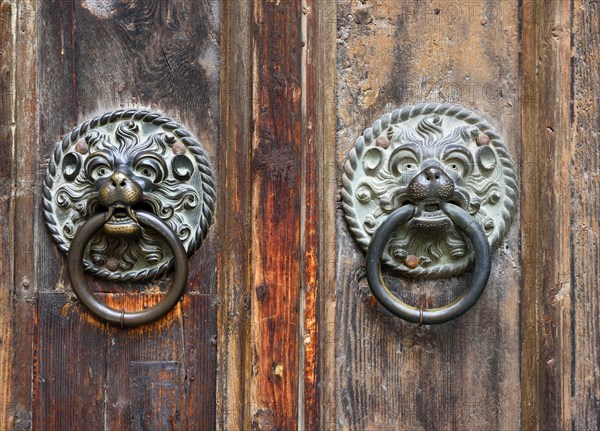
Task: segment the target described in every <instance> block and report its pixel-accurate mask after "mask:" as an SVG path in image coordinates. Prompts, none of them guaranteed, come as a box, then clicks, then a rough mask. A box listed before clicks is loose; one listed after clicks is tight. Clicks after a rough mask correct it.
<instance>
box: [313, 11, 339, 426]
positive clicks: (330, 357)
mask: <svg viewBox="0 0 600 431" xmlns="http://www.w3.org/2000/svg"><path fill="white" fill-rule="evenodd" d="M313 8H314V14H315V21H316V24H315V26H316V30H315V31H313V33H312V34H311V33H310V32H309V47H310V49H312V51H309V53H310V52H312V55H309V62H310V64H312V65H313V66H312V67H313V68H314V70H313V73H314V75H313V79H314V81H315V82H314V86H315V100H314V105H315V108H314V109H315V121H314V122H311V123H310V127H312V128H314V129H315V130H316V133H315V140H316V141H315V145H316V146H317V160H318V164H319V168H318V169H319V174H318V177H319V178H318V180H319V187H320V189H319V193H318V198H317V199H318V202H319V207H320V210H319V218H318V237H319V259H318V265H319V274H318V275H319V292H318V298H317V304H316V307H317V308H318V309H317V311H316V312H317V314H318V318H317V322H318V338H319V339H318V343H319V347H318V361H319V362H318V364H317V382H318V392H317V393H316V396H317V398H318V401H319V423H318V427H316V428H315V429H320V430H332V429H336V428H337V427H336V403H335V375H336V372H335V370H336V368H337V365H336V358H335V341H336V340H335V309H336V239H335V235H336V228H335V219H336V205H335V196H336V192H337V185H338V184H337V178H338V174H339V171H338V169H337V164H336V147H335V145H333V143H334V142H335V131H336V104H335V79H336V67H335V64H336V32H337V17H336V2H335V1H331V0H315V1H314V5H313ZM311 340H312V338H311ZM307 423H309V421H308V420H307Z"/></svg>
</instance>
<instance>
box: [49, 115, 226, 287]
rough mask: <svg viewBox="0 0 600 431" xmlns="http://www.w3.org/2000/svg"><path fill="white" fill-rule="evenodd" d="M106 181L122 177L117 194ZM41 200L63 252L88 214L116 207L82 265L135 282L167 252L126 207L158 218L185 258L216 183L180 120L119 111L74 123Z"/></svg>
mask: <svg viewBox="0 0 600 431" xmlns="http://www.w3.org/2000/svg"><path fill="white" fill-rule="evenodd" d="M110 183H112V184H113V185H115V186H116V187H119V184H118V183H121V186H123V187H122V188H121V189H118V190H117V192H119V193H120V194H119V193H117V192H115V189H112V191H111V189H110V188H109V187H108V186H107V184H110ZM115 193H117V194H115ZM43 199H44V201H43V207H44V216H45V218H46V225H47V226H48V229H49V230H50V232H51V235H52V238H53V239H54V241H56V243H57V244H58V247H59V249H60V250H61V251H63V252H65V253H66V252H68V251H69V247H70V244H71V241H72V240H73V238H74V236H75V234H76V232H77V231H78V229H79V228H80V227H81V226H82V225H83V224H84V223H85V222H86V221H87V220H88V219H89V218H90V217H91V216H92V215H94V214H97V213H98V212H100V211H106V210H107V206H115V207H116V208H117V210H116V211H115V213H114V215H113V216H112V218H111V219H109V220H108V221H107V223H106V224H105V226H104V229H103V230H102V231H101V232H99V233H98V234H96V236H94V237H93V238H92V240H91V241H90V243H89V245H88V248H87V250H86V253H85V255H84V262H83V265H84V268H85V269H86V270H87V271H88V272H90V273H92V274H95V275H97V276H99V277H102V278H106V279H109V280H136V281H140V280H145V279H152V278H153V277H155V276H156V275H158V274H160V273H162V272H164V271H165V270H166V269H167V268H168V267H169V266H170V265H171V263H172V262H171V261H172V256H171V253H170V251H169V247H167V246H166V244H164V243H163V240H162V239H161V237H160V236H158V235H157V234H156V233H155V232H152V231H150V230H146V229H141V228H140V226H139V225H138V224H137V223H136V221H135V220H134V219H132V217H131V216H132V215H133V213H128V212H127V211H125V209H126V208H129V207H130V208H131V209H133V210H134V211H135V210H136V209H143V210H145V211H149V212H152V213H154V214H155V215H156V216H158V217H160V219H162V220H163V221H164V222H165V223H166V224H167V225H168V226H169V227H171V228H172V229H173V231H174V232H175V233H176V234H177V237H178V238H179V239H180V241H181V242H182V243H183V245H184V247H185V250H186V252H187V254H188V256H189V255H191V254H192V253H193V252H194V251H195V250H196V249H197V248H198V247H199V246H200V244H201V243H202V240H203V239H204V238H205V236H206V234H207V232H208V229H209V227H210V225H211V223H212V219H213V210H214V201H215V188H214V182H213V178H212V172H211V169H210V166H209V163H208V160H207V158H206V155H205V153H204V151H203V149H202V148H201V146H200V144H199V143H198V142H197V141H196V140H195V139H193V138H192V137H191V135H190V133H189V132H187V131H186V130H185V129H184V128H183V127H182V126H180V125H179V124H177V123H176V122H174V121H173V120H171V119H170V118H168V117H165V116H162V115H161V114H157V113H153V112H149V111H141V110H127V111H125V110H120V111H116V112H112V113H108V114H105V115H102V116H100V117H96V118H94V119H92V120H89V121H86V122H85V123H83V124H81V125H79V126H77V127H76V128H75V129H73V130H72V131H71V132H70V133H69V134H67V135H66V136H65V137H64V139H63V140H62V142H61V143H59V144H58V145H57V146H56V150H55V152H54V156H53V157H52V158H51V159H50V162H49V165H48V171H47V173H46V178H45V182H44V191H43ZM120 200H123V201H126V204H127V205H121V202H120ZM121 206H122V207H123V209H122V210H120V211H119V209H118V208H119V207H121ZM134 217H135V216H134Z"/></svg>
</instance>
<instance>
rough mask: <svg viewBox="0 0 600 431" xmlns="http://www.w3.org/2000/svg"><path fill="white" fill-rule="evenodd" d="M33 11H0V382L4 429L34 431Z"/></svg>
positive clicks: (10, 5) (25, 2)
mask: <svg viewBox="0 0 600 431" xmlns="http://www.w3.org/2000/svg"><path fill="white" fill-rule="evenodd" d="M35 11H36V2H35V1H31V0H21V1H18V2H3V3H2V4H1V5H0V16H1V17H2V18H0V20H2V21H3V22H1V23H0V39H2V40H0V46H1V47H0V52H1V54H0V69H1V72H0V73H1V75H2V79H1V80H2V81H3V84H2V85H7V87H6V88H4V89H3V91H2V92H1V93H2V98H3V100H2V102H0V105H1V106H0V118H1V120H0V121H2V123H3V124H2V125H3V127H2V129H3V132H2V135H3V136H2V138H0V141H1V143H0V146H2V151H3V155H2V156H1V157H0V158H1V159H2V165H3V166H2V168H0V169H1V170H2V172H1V173H0V181H1V183H0V201H1V202H2V209H0V219H2V221H3V223H2V225H3V230H4V231H5V233H6V236H5V235H2V237H3V239H4V240H5V241H6V243H5V244H3V246H2V247H1V248H0V254H1V255H2V257H1V259H2V261H3V264H2V266H3V269H2V271H1V273H2V276H0V277H1V279H2V282H0V285H2V287H3V288H2V291H1V292H0V314H1V315H2V317H1V318H0V319H1V320H0V339H1V340H2V341H1V343H0V344H1V345H2V347H1V348H0V368H1V369H3V370H4V372H5V374H3V375H2V376H0V377H1V378H0V381H2V382H3V384H2V385H0V386H2V387H3V390H2V393H0V404H2V407H1V409H2V411H1V412H0V429H5V428H11V429H28V428H30V427H31V418H32V414H31V405H32V392H33V391H32V384H33V383H32V379H33V372H32V366H33V354H34V351H33V337H34V335H33V334H34V329H33V328H34V309H35V290H36V283H35V277H34V260H35V253H34V248H35V243H36V238H37V230H36V229H35V222H36V220H37V214H38V211H36V209H37V205H38V202H37V197H38V195H37V194H36V193H33V191H34V190H35V179H36V174H37V159H38V150H37V148H38V146H37V139H38V134H37V124H36V120H37V118H36V115H37V109H36V104H35V100H36V73H35V71H36V67H37V64H36V29H37V21H36V15H35ZM5 37H6V39H5ZM5 138H6V139H5ZM5 205H8V207H6V206H5ZM5 211H7V212H5ZM3 242H4V241H3ZM3 307H6V308H5V309H3ZM4 349H7V350H6V351H5V350H4ZM5 354H6V356H5Z"/></svg>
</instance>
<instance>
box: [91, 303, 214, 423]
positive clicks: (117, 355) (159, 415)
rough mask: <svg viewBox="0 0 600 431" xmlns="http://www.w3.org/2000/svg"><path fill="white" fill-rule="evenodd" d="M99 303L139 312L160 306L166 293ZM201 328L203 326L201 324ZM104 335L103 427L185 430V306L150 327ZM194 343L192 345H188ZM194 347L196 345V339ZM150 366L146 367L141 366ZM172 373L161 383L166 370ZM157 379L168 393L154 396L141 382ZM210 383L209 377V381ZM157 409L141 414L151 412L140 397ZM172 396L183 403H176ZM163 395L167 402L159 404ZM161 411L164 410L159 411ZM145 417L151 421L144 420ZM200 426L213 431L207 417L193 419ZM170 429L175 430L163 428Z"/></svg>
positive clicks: (112, 330)
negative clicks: (148, 400) (183, 318)
mask: <svg viewBox="0 0 600 431" xmlns="http://www.w3.org/2000/svg"><path fill="white" fill-rule="evenodd" d="M97 296H98V298H99V299H101V300H102V301H103V302H104V303H106V304H108V305H109V306H110V307H113V308H116V309H125V310H141V309H144V308H147V307H152V306H154V305H156V304H157V303H158V302H159V301H160V300H161V299H162V298H163V295H162V294H122V293H116V294H98V295H97ZM198 324H200V322H198ZM105 329H106V332H105V333H103V334H101V338H102V339H104V343H105V344H106V346H105V355H104V360H105V361H106V365H105V367H106V377H105V379H106V381H105V389H104V402H105V404H106V406H107V408H106V412H105V413H104V416H105V418H106V422H105V428H106V429H109V430H124V429H140V428H139V425H140V424H144V423H146V424H147V425H148V426H147V427H146V428H145V429H173V430H179V429H185V426H186V424H187V415H186V413H187V410H186V400H185V373H186V371H185V369H184V368H183V367H184V366H185V360H184V359H185V357H184V352H183V350H182V348H181V342H182V339H183V333H182V314H181V306H180V305H178V306H176V307H175V308H174V309H173V310H172V311H171V313H169V315H168V316H167V317H166V318H164V319H161V320H159V321H158V322H156V323H154V324H152V325H149V326H147V327H140V328H135V329H126V330H123V329H121V328H115V327H105ZM189 341H190V342H192V340H189ZM194 342H195V340H194ZM143 364H146V365H143ZM165 367H166V369H168V370H170V371H169V372H168V373H167V374H166V375H165V376H164V377H165V379H167V380H166V381H162V380H161V376H162V374H161V371H160V370H162V369H164V368H165ZM146 372H147V373H149V375H148V378H153V379H154V381H153V383H152V384H153V385H154V386H156V387H160V386H161V385H164V386H165V387H168V388H170V389H169V390H167V391H166V392H164V393H163V392H160V391H153V390H152V388H147V387H146V386H145V384H144V383H143V382H140V381H139V380H140V379H142V378H144V374H145V373H146ZM207 379H209V378H208V376H207ZM150 392H152V393H151V395H152V397H153V399H154V402H155V404H156V406H155V407H154V408H155V409H156V411H154V412H152V411H146V412H143V411H140V408H143V407H148V405H147V404H145V403H144V401H143V400H142V398H143V397H144V396H145V395H150ZM173 392H176V393H178V394H180V396H181V397H180V398H178V399H177V400H173V399H172V398H173V395H172V394H173ZM161 395H164V396H165V397H166V399H165V400H161V399H160V398H161ZM160 406H163V407H164V410H162V411H161V410H159V409H158V408H159V407H160ZM144 416H147V420H142V419H140V417H144ZM194 419H195V420H197V421H198V425H199V426H200V425H202V426H203V427H207V428H208V429H210V426H212V424H211V423H207V422H205V421H204V418H194ZM164 424H170V425H172V427H171V428H169V427H166V428H165V427H163V426H162V425H164Z"/></svg>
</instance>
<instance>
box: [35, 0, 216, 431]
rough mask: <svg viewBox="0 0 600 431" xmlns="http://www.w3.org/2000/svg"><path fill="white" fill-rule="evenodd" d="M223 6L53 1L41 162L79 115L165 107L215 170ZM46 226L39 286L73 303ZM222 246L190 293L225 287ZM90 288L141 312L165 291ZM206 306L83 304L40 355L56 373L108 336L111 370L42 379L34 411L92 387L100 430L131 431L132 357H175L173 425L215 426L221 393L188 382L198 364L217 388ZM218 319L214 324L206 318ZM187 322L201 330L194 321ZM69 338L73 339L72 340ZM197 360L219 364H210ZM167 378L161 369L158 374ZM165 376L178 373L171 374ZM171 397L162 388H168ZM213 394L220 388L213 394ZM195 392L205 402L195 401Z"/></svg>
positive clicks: (208, 252)
mask: <svg viewBox="0 0 600 431" xmlns="http://www.w3.org/2000/svg"><path fill="white" fill-rule="evenodd" d="M219 6H220V5H219V2H218V1H217V0H211V1H207V2H182V1H178V0H173V1H158V0H151V1H132V2H110V4H109V3H107V2H99V1H95V0H82V1H81V2H42V4H40V8H39V11H38V16H37V22H38V23H39V28H38V31H37V44H38V46H37V52H38V58H39V63H38V75H37V82H38V86H39V88H43V89H44V91H43V92H42V93H40V96H39V103H38V107H39V128H40V133H39V137H40V138H39V139H40V144H39V151H40V152H41V159H42V160H46V159H47V158H48V157H49V156H50V154H51V153H52V151H53V149H54V145H55V144H56V142H58V141H59V140H60V139H61V137H62V135H63V134H64V133H66V132H67V131H69V130H70V129H71V128H72V127H74V126H76V125H77V123H78V122H80V121H83V120H84V119H87V118H89V117H91V116H94V115H96V114H98V113H102V112H106V111H112V110H116V109H119V108H130V107H143V108H149V109H153V110H158V111H160V112H164V113H165V114H167V115H169V116H171V117H173V118H174V119H176V121H179V122H181V123H182V124H184V125H185V126H186V128H188V130H190V132H192V133H193V134H194V135H195V136H196V137H197V138H198V139H199V141H200V142H201V143H202V144H203V146H204V147H205V148H206V150H207V153H208V155H209V158H210V159H211V161H213V168H216V165H217V163H214V162H215V161H218V160H219V153H220V151H221V150H220V149H219V148H220V147H219V145H218V127H217V125H218V124H219V115H220V112H219V40H220V35H219V31H220V30H219V23H220V16H219V15H220V10H219ZM24 151H25V150H24ZM42 168H43V169H45V167H42ZM40 178H42V177H40ZM217 182H218V180H217ZM37 189H40V186H39V184H36V190H37ZM38 198H39V196H38V197H36V199H38ZM29 211H30V212H31V210H29ZM217 211H221V210H220V209H218V210H217ZM217 219H218V214H217ZM36 229H37V232H38V241H37V242H36V253H37V265H36V281H37V286H39V290H40V291H41V292H46V293H47V294H48V295H58V296H59V297H61V298H62V301H63V302H64V303H67V302H68V301H69V299H68V298H69V296H70V292H71V288H70V285H69V282H68V277H66V275H65V272H66V271H65V270H66V268H65V265H64V258H63V256H62V255H61V254H60V253H59V252H58V251H57V250H56V247H55V246H54V244H53V243H52V241H51V239H50V237H49V235H48V234H47V232H46V228H45V226H44V225H43V221H42V220H39V221H37V224H36ZM218 247H219V245H218V240H217V239H216V238H215V236H214V233H212V232H211V233H210V234H209V237H208V238H207V240H206V241H205V243H204V244H203V247H202V248H201V249H200V250H199V251H198V252H197V253H196V254H195V255H194V257H193V258H192V259H191V261H190V276H189V285H188V288H187V293H186V294H187V295H190V296H194V295H197V296H203V295H205V294H206V295H207V297H210V295H212V294H214V292H216V276H217V253H216V252H215V250H216V249H217V248H218ZM166 283H168V280H167V281H164V282H160V283H159V284H160V285H161V286H162V288H165V287H166ZM89 285H90V286H91V288H92V289H93V290H95V291H96V292H97V293H98V294H99V296H100V297H101V298H102V300H104V301H106V302H108V303H115V304H125V305H126V306H127V307H131V308H132V309H135V308H138V309H139V308H141V307H142V306H143V305H144V304H148V303H152V301H154V300H156V298H157V295H156V294H154V293H152V292H150V290H151V289H148V290H146V291H144V290H143V289H141V287H142V286H135V285H134V286H132V285H130V284H120V283H115V284H110V283H105V282H100V281H93V282H92V281H91V279H90V282H89ZM132 291H133V294H131V293H130V292H132ZM102 292H109V293H106V294H102ZM46 293H45V294H46ZM56 301H58V302H60V301H59V300H56ZM186 301H188V302H192V303H194V304H196V305H198V302H196V300H195V299H194V300H191V299H189V298H187V299H186ZM200 303H202V300H201V301H200ZM60 310H61V309H60V308H57V307H54V308H49V309H48V310H45V311H44V319H43V320H41V319H40V322H39V325H38V328H37V330H38V334H47V333H49V332H52V331H54V329H53V328H55V327H56V325H62V323H61V322H62V320H61V319H62V318H64V316H62V317H61V314H60ZM203 310H204V311H205V312H207V313H209V314H210V313H213V315H212V317H211V316H206V315H203V313H202V312H200V311H198V312H197V313H196V310H194V312H191V313H190V312H187V313H186V314H185V315H182V309H181V306H180V307H179V308H178V309H176V310H174V311H173V312H171V313H170V314H169V315H167V316H166V317H165V318H164V319H162V320H161V321H160V322H158V323H157V324H156V325H152V326H149V327H144V328H140V329H137V330H133V331H120V330H117V329H116V328H108V327H106V326H104V325H100V324H98V322H97V321H96V320H95V319H93V318H92V317H90V315H89V313H87V311H85V310H84V309H83V307H79V308H78V309H77V310H76V312H77V313H78V318H79V319H81V320H82V322H84V323H80V326H77V327H72V326H65V327H64V328H63V329H61V331H59V332H58V335H57V337H59V339H58V340H57V341H56V342H55V343H54V344H49V343H45V342H44V341H41V340H38V342H39V343H40V344H39V348H42V349H43V350H39V354H38V358H37V364H38V366H39V367H41V366H42V363H43V367H44V370H43V371H44V373H46V374H47V375H56V374H57V373H58V369H59V368H60V367H62V366H63V364H62V363H60V362H58V361H57V358H58V355H59V353H58V350H60V349H63V348H64V349H65V352H64V354H65V355H67V356H68V354H69V352H71V351H72V352H75V353H77V352H78V348H79V347H78V346H79V345H78V344H77V343H76V342H75V340H76V339H78V338H81V339H84V340H89V342H90V343H92V344H93V343H96V344H97V345H94V346H95V347H94V353H95V354H94V355H90V356H89V357H86V361H87V362H86V366H88V367H89V368H91V369H93V370H99V369H104V370H105V373H106V375H105V377H104V378H103V379H94V380H91V381H89V382H87V384H86V385H85V386H77V385H75V386H70V383H69V382H68V381H67V379H60V380H57V381H55V382H54V383H53V384H54V386H53V389H52V391H50V392H49V390H47V389H46V388H45V387H44V386H43V385H42V384H41V383H38V388H37V390H38V391H40V392H41V393H40V396H39V397H37V398H36V405H35V408H34V410H35V411H37V410H38V409H40V411H42V410H43V409H44V407H43V406H41V403H42V402H43V401H44V400H45V399H46V398H42V396H43V397H47V396H48V394H51V395H52V396H55V397H57V398H56V402H60V400H61V398H60V397H63V398H65V399H66V398H68V400H69V402H72V403H80V404H81V405H82V406H83V405H84V404H85V403H87V399H88V398H89V397H88V395H89V394H90V393H94V394H96V392H95V391H100V393H101V395H102V397H103V398H102V401H103V403H100V408H101V411H100V414H99V415H98V418H96V417H95V418H94V420H96V419H98V420H99V421H100V422H99V423H100V428H106V429H127V428H128V427H129V426H130V422H131V420H130V419H131V418H130V415H129V413H130V410H131V406H132V403H135V402H136V398H135V397H136V395H135V394H134V393H132V392H131V390H122V391H121V389H123V388H122V387H121V386H122V385H123V383H122V382H127V383H126V385H127V387H129V382H130V378H129V377H130V372H131V367H130V364H131V362H132V361H150V362H161V361H171V362H177V363H178V364H179V367H181V373H178V374H177V375H178V376H181V380H179V381H178V382H177V388H176V391H177V392H178V393H179V394H180V395H181V397H182V399H181V400H180V405H178V406H177V409H176V410H175V413H177V414H179V415H180V418H179V419H178V420H177V421H175V422H173V423H174V424H175V425H177V426H178V427H180V428H185V427H187V424H188V423H190V424H198V426H200V427H202V428H203V429H213V428H214V414H215V399H214V395H213V394H212V393H210V391H209V392H207V393H206V394H202V396H200V397H198V395H197V394H191V393H188V392H186V389H187V387H186V383H185V380H184V379H185V376H186V374H187V373H188V371H189V372H190V374H193V375H194V376H195V378H196V379H197V380H198V381H205V382H213V383H212V384H213V386H214V378H215V377H214V367H215V365H216V351H215V349H214V348H212V349H211V348H210V347H209V346H208V345H207V344H206V343H202V344H200V343H199V341H198V338H196V337H199V338H200V339H203V340H206V339H207V338H208V339H209V340H210V337H212V335H214V333H215V328H214V325H213V326H211V324H210V322H211V321H212V322H214V318H215V315H216V309H214V308H211V307H204V308H203ZM86 319H89V321H88V320H86ZM195 319H201V321H196V320H195ZM211 319H212V320H211ZM207 321H208V322H209V324H208V325H205V323H206V322H207ZM186 327H187V328H193V330H186ZM61 328H62V326H61ZM41 336H42V335H40V337H41ZM44 336H45V335H44ZM190 337H191V338H190ZM63 338H64V342H65V344H66V347H63V346H62V344H61V341H62V339H63ZM112 342H115V343H116V344H112ZM188 353H189V354H193V355H195V357H194V358H193V360H190V361H187V359H188V356H187V354H188ZM198 363H205V364H212V365H210V366H206V367H204V366H198ZM81 367H82V365H81V364H79V363H75V364H74V365H72V368H71V370H70V373H71V374H74V375H82V373H84V372H85V370H84V369H83V368H81ZM187 367H189V369H188V368H187ZM41 371H42V370H41V369H40V372H41ZM161 375H162V374H160V373H158V377H160V376H161ZM165 378H170V377H168V373H167V374H165ZM171 383H173V382H171ZM173 384H175V383H173ZM104 386H105V387H104ZM192 386H193V387H195V385H191V384H190V389H191V388H192ZM67 391H69V393H68V395H67V394H66V392H67ZM160 394H161V392H160V391H159V392H158V393H157V396H161V395H160ZM169 394H171V395H169ZM204 395H212V396H211V398H210V399H208V398H202V397H203V396H204ZM164 396H165V397H167V398H169V397H171V396H172V393H171V392H168V391H167V392H165V393H164ZM169 399H170V398H169ZM169 399H165V404H164V405H165V406H170V405H171V404H169V402H170V401H169ZM190 400H193V401H196V400H201V401H202V402H201V405H196V404H195V403H193V402H189V401H190ZM159 404H160V402H159ZM44 411H45V412H46V414H47V415H54V416H52V417H50V416H46V418H41V419H40V418H38V420H42V421H43V420H45V419H48V420H49V421H51V423H66V422H65V421H70V422H68V424H69V425H72V428H71V429H86V428H88V425H89V424H88V422H86V421H85V418H83V417H81V415H77V416H76V417H74V418H67V417H65V414H67V413H65V412H63V411H61V410H54V411H49V410H44ZM93 413H94V414H96V413H97V412H93ZM171 413H173V412H172V411H170V410H169V409H166V410H165V415H164V417H170V416H169V415H171ZM78 421H79V422H78ZM36 423H37V424H42V423H43V422H39V421H38V422H36ZM94 424H95V422H94ZM90 426H92V425H90Z"/></svg>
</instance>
